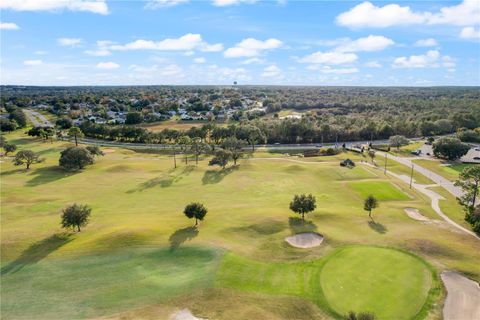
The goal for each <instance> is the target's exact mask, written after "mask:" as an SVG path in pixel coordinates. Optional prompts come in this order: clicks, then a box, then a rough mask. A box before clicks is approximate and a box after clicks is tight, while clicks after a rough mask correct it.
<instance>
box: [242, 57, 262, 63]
mask: <svg viewBox="0 0 480 320" xmlns="http://www.w3.org/2000/svg"><path fill="white" fill-rule="evenodd" d="M257 63H258V64H262V63H265V60H263V59H259V58H250V59H247V60H244V61H242V62H241V64H257Z"/></svg>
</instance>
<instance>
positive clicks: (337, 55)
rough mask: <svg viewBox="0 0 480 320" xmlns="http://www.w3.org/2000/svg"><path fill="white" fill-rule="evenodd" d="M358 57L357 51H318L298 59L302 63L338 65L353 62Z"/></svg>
mask: <svg viewBox="0 0 480 320" xmlns="http://www.w3.org/2000/svg"><path fill="white" fill-rule="evenodd" d="M357 59H358V56H357V55H356V54H355V53H344V52H321V51H317V52H314V53H312V54H310V55H307V56H305V57H303V58H300V59H298V61H299V62H302V63H313V64H330V65H338V64H346V63H352V62H355V61H356V60H357Z"/></svg>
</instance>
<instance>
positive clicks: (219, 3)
mask: <svg viewBox="0 0 480 320" xmlns="http://www.w3.org/2000/svg"><path fill="white" fill-rule="evenodd" d="M255 2H257V0H212V4H213V5H214V6H216V7H227V6H233V5H237V4H241V3H248V4H251V3H255Z"/></svg>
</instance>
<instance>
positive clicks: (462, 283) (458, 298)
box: [441, 271, 480, 320]
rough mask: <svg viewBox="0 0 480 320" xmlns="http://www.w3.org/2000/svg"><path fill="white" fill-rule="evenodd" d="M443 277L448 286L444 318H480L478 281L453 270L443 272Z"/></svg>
mask: <svg viewBox="0 0 480 320" xmlns="http://www.w3.org/2000/svg"><path fill="white" fill-rule="evenodd" d="M441 278H442V281H443V283H444V284H445V287H446V288H447V298H446V299H445V305H444V306H443V319H444V320H473V319H480V286H479V285H478V283H477V282H475V281H472V280H470V279H468V278H467V277H464V276H462V275H461V274H459V273H456V272H452V271H447V272H443V273H442V274H441Z"/></svg>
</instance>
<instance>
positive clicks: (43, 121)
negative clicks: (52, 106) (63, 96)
mask: <svg viewBox="0 0 480 320" xmlns="http://www.w3.org/2000/svg"><path fill="white" fill-rule="evenodd" d="M23 112H25V114H26V115H27V117H28V119H29V120H30V122H31V123H32V124H33V126H34V127H53V124H52V123H51V122H50V121H49V120H48V119H47V118H45V116H44V115H43V114H41V113H38V112H37V111H33V110H30V109H23Z"/></svg>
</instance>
